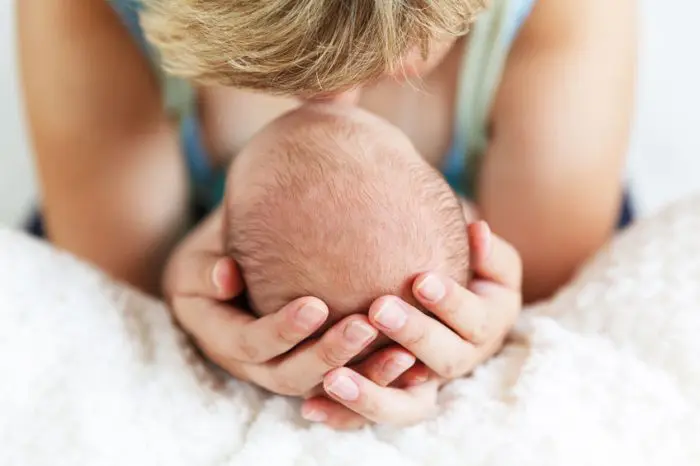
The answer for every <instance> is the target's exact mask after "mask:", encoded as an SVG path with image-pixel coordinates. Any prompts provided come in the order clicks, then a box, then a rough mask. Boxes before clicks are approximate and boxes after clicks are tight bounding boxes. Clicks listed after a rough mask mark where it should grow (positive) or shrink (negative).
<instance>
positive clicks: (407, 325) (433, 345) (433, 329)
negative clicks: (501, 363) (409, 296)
mask: <svg viewBox="0 0 700 466" xmlns="http://www.w3.org/2000/svg"><path fill="white" fill-rule="evenodd" d="M369 318H370V321H371V322H372V324H373V325H375V326H376V327H377V328H379V329H380V330H381V331H382V333H384V334H386V335H387V336H388V337H389V338H391V339H392V340H394V341H395V342H396V343H398V344H400V345H401V346H403V347H404V348H406V349H407V350H408V351H410V352H411V353H413V354H414V355H415V356H416V357H417V358H418V359H419V360H421V361H422V362H423V363H424V364H425V365H426V366H428V367H429V368H430V369H432V370H433V371H435V372H436V373H437V374H438V375H440V376H442V377H445V378H448V379H452V378H455V377H459V376H462V375H464V374H465V373H466V372H467V371H469V370H470V369H471V367H472V364H473V362H472V361H473V360H474V359H475V347H474V345H472V344H471V343H470V342H468V341H465V340H464V339H463V338H462V337H461V336H460V335H458V334H456V333H455V332H453V331H452V330H450V329H449V328H448V327H446V326H445V325H443V324H442V323H441V322H440V321H438V320H436V319H433V318H432V317H429V316H427V315H426V314H424V313H422V312H421V311H419V310H418V309H416V308H414V307H413V306H411V305H410V304H408V303H406V302H404V301H402V300H401V299H399V298H397V297H394V296H385V297H382V298H380V299H378V300H377V301H375V302H374V303H373V304H372V306H371V307H370V311H369Z"/></svg>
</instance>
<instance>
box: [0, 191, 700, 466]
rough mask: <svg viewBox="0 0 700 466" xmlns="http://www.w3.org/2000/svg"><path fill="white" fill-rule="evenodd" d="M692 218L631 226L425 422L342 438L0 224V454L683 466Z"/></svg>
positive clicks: (693, 446) (682, 214)
mask: <svg viewBox="0 0 700 466" xmlns="http://www.w3.org/2000/svg"><path fill="white" fill-rule="evenodd" d="M699 231H700V199H696V200H691V201H687V202H684V203H681V204H679V205H677V206H675V207H674V208H672V209H670V210H668V211H667V212H665V213H664V214H662V215H660V216H658V217H656V218H654V219H651V220H648V221H645V222H643V223H642V224H640V225H637V226H636V227H634V228H633V229H632V230H631V231H629V232H627V233H625V234H624V235H622V237H620V238H619V239H618V240H616V241H615V242H614V243H613V244H612V245H611V246H610V247H609V248H607V249H606V250H605V251H603V252H602V253H601V254H600V255H599V256H598V257H597V258H596V259H595V260H594V261H593V262H592V263H591V264H590V265H589V266H588V267H587V268H586V269H585V270H584V271H583V272H582V273H581V274H580V276H579V277H578V278H577V279H576V280H575V282H574V283H573V284H572V285H570V286H569V287H568V288H567V289H566V290H565V291H564V292H562V293H561V294H560V295H559V296H557V297H556V298H555V299H554V300H552V301H551V302H550V303H547V304H544V305H541V306H538V307H536V308H532V309H529V310H527V311H526V312H525V313H524V314H523V317H522V319H521V321H520V323H519V327H518V329H517V331H516V332H515V335H514V338H513V341H512V342H510V343H509V344H508V346H507V347H506V349H505V350H504V351H503V353H502V354H501V355H500V356H499V357H497V358H496V359H494V360H493V361H492V362H491V363H489V364H487V365H486V366H484V367H482V368H481V369H479V370H478V371H477V372H476V373H475V374H474V376H472V377H471V378H468V379H464V380H460V381H457V382H454V383H452V384H450V385H449V386H447V387H446V388H445V389H444V390H443V391H442V393H441V396H440V408H441V409H440V414H439V416H438V417H437V418H436V419H434V420H431V421H429V422H426V423H424V424H422V425H418V426H416V427H413V428H408V429H403V430H392V429H387V428H376V429H365V430H363V431H359V432H353V433H340V432H334V431H331V430H329V429H327V428H325V427H323V426H318V425H315V426H310V425H308V424H306V423H305V422H303V420H301V418H300V417H299V415H298V403H297V402H296V401H294V400H290V399H285V398H280V397H275V396H269V395H267V394H265V393H262V392H261V391H258V390H256V389H253V388H251V387H249V386H247V385H245V384H241V383H238V382H235V381H226V380H222V379H220V378H218V376H216V375H214V374H212V373H210V372H208V371H206V370H205V369H204V367H203V366H202V365H201V363H200V362H199V360H198V359H197V358H196V357H195V355H194V353H193V352H192V351H191V350H190V349H189V348H188V347H187V345H186V344H185V340H184V339H183V338H182V336H181V335H180V334H179V333H178V332H177V331H176V330H175V328H174V326H173V325H172V323H171V320H170V317H169V316H168V313H167V312H166V310H165V308H164V307H163V306H162V305H161V304H159V303H157V302H155V301H152V300H150V299H147V298H145V297H143V296H141V295H139V294H138V293H135V292H133V291H131V290H129V289H127V288H125V287H123V286H120V285H118V284H114V283H112V282H111V281H110V280H108V279H107V278H105V277H104V276H102V275H101V274H99V273H97V272H95V271H94V270H92V269H91V268H89V267H87V266H85V265H82V264H80V263H79V262H77V261H76V260H74V259H73V258H71V257H69V256H67V255H65V254H62V253H59V252H56V251H54V250H53V249H51V248H50V247H49V246H46V245H43V244H40V243H38V242H35V241H34V240H31V239H28V238H26V237H24V236H22V235H21V234H19V233H15V232H11V231H0V377H1V380H0V464H1V465H3V466H4V465H23V466H32V465H59V464H66V465H91V466H97V465H108V464H120V465H149V466H151V465H157V464H167V465H170V466H175V465H188V466H192V465H196V466H208V465H267V464H270V465H275V466H282V465H293V464H294V465H345V464H348V465H350V464H353V465H356V464H368V465H374V464H377V465H384V466H386V465H419V464H425V465H451V464H468V465H507V466H512V465H537V466H543V465H553V466H562V465H567V466H569V465H614V466H626V465H635V466H641V465H659V466H661V465H674V466H678V465H693V464H700V444H699V443H700V442H698V441H699V440H700V234H698V232H699Z"/></svg>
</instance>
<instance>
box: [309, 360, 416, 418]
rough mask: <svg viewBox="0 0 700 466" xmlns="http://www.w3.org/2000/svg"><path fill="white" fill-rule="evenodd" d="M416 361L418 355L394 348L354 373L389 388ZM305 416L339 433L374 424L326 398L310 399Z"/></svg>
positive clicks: (367, 362) (364, 364)
mask: <svg viewBox="0 0 700 466" xmlns="http://www.w3.org/2000/svg"><path fill="white" fill-rule="evenodd" d="M415 362H416V358H415V356H413V355H412V354H411V353H409V352H408V351H406V350H405V349H403V348H401V347H400V346H394V347H391V348H386V349H383V350H380V351H378V352H377V353H374V354H372V355H371V356H370V357H368V358H367V359H366V360H364V361H363V362H362V363H360V364H359V365H358V366H356V367H355V368H354V370H355V371H356V372H358V373H360V374H362V375H364V376H365V377H367V378H368V379H369V380H371V381H372V382H374V383H376V384H377V385H379V386H380V387H386V386H388V385H389V384H391V383H392V382H394V381H395V380H397V379H399V378H402V377H403V375H404V373H405V372H406V371H407V370H408V371H410V369H411V368H412V366H413V364H414V363H415ZM425 381H427V378H426V379H425V380H424V382H425ZM301 414H302V416H303V417H304V418H305V419H306V420H308V421H310V422H323V423H325V424H326V425H328V426H329V427H332V428H334V429H339V430H353V429H359V428H361V427H363V426H365V425H367V424H369V423H370V421H369V420H368V419H366V418H364V417H363V416H361V415H359V414H357V413H356V412H354V411H352V410H351V409H349V408H347V407H345V406H343V405H341V404H339V403H338V402H336V401H333V400H330V399H328V398H327V397H325V396H315V397H313V398H310V399H308V400H306V401H305V402H304V403H303V404H302V407H301Z"/></svg>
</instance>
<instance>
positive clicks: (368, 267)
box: [225, 105, 469, 321]
mask: <svg viewBox="0 0 700 466" xmlns="http://www.w3.org/2000/svg"><path fill="white" fill-rule="evenodd" d="M226 208H227V213H226V216H225V217H226V222H227V226H226V232H225V234H226V236H227V238H226V248H227V250H228V251H229V252H230V254H231V255H232V256H233V257H234V259H236V261H237V262H238V264H239V265H240V267H241V271H242V274H243V277H244V279H245V281H246V285H247V288H248V294H249V299H250V304H251V306H252V308H253V310H254V311H255V312H256V313H259V314H269V313H271V312H274V311H276V310H277V309H279V308H280V307H281V306H283V305H285V304H287V303H288V302H289V301H291V300H293V299H295V298H298V297H301V296H316V297H318V298H320V299H322V300H323V301H324V302H326V304H327V305H328V306H329V309H330V311H331V318H330V319H329V320H331V321H337V320H339V319H340V318H342V317H343V316H345V315H348V314H351V313H357V312H367V309H368V307H369V305H370V303H371V302H372V301H373V300H374V299H376V298H378V297H380V296H382V295H385V294H394V295H398V296H400V297H402V298H404V299H407V300H409V302H414V301H413V299H412V297H411V292H410V285H411V282H412V279H413V278H414V277H415V276H416V275H417V274H419V273H421V272H425V271H427V270H436V271H438V272H442V273H444V274H446V275H447V276H450V277H452V278H454V279H455V280H457V281H458V282H459V283H462V284H465V283H466V280H467V274H468V254H469V253H468V244H467V237H466V223H465V219H464V216H463V214H462V209H461V205H460V202H459V200H458V199H457V197H456V196H455V194H454V193H453V192H452V190H451V189H450V188H449V186H448V185H447V183H446V182H445V181H444V179H443V178H442V177H441V175H440V174H439V173H437V172H436V171H435V170H434V169H432V168H431V167H430V166H429V165H427V163H425V162H424V161H423V160H422V159H421V157H420V156H419V155H418V154H417V153H416V151H415V149H414V148H413V146H412V144H411V143H410V141H409V140H408V139H407V138H406V137H405V136H404V135H403V134H402V133H401V132H400V131H399V130H398V129H396V128H395V127H393V126H391V125H390V124H388V123H387V122H385V121H383V120H381V119H380V118H378V117H375V116H373V115H370V114H368V113H366V112H364V111H362V110H359V109H355V108H350V107H340V106H333V105H310V106H306V107H304V108H302V109H299V110H297V111H294V112H291V113H289V114H287V115H285V116H283V117H282V118H280V119H278V120H277V121H275V122H274V123H273V124H271V125H270V126H269V127H267V128H266V129H264V130H263V131H261V132H260V133H259V134H258V135H256V137H255V138H254V139H253V140H252V141H251V143H250V144H249V145H248V146H247V147H246V148H245V149H244V150H243V151H242V152H241V154H240V155H239V156H238V157H237V159H236V160H235V161H234V163H233V165H232V167H231V172H230V177H229V185H228V188H227V197H226Z"/></svg>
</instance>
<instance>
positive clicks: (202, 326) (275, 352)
mask: <svg viewBox="0 0 700 466" xmlns="http://www.w3.org/2000/svg"><path fill="white" fill-rule="evenodd" d="M173 309H174V311H175V314H176V317H177V318H178V320H179V321H180V324H181V325H182V326H183V327H184V329H185V330H186V331H187V332H188V333H190V334H191V335H192V336H193V337H194V338H195V340H197V343H198V345H199V346H200V347H201V348H202V350H203V351H204V352H205V353H206V354H207V355H208V356H209V357H210V358H211V359H212V360H213V361H214V362H216V363H217V364H219V365H221V366H222V367H223V368H224V369H226V368H227V366H230V365H233V364H235V363H236V362H246V363H261V362H265V361H268V360H270V359H272V358H275V357H277V356H279V355H281V354H283V353H285V352H287V351H289V350H290V349H291V348H293V347H294V346H296V345H297V344H299V343H300V342H301V341H302V340H304V339H305V338H307V337H308V336H309V335H311V334H312V333H313V332H314V331H316V330H317V329H318V328H319V327H321V325H323V322H325V320H326V318H327V317H328V308H327V307H326V306H325V304H323V302H321V301H320V300H318V299H316V298H301V299H298V300H296V301H294V302H292V303H290V304H288V305H287V306H285V307H284V308H282V309H281V310H280V311H278V312H277V313H275V314H270V315H268V316H265V317H261V318H259V319H258V318H255V317H254V316H252V315H250V314H249V313H247V312H245V311H243V310H241V309H238V308H234V307H232V306H227V305H224V304H221V303H219V302H216V301H213V300H209V299H205V298H179V299H177V300H176V302H174V303H173ZM319 380H320V378H319Z"/></svg>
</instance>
